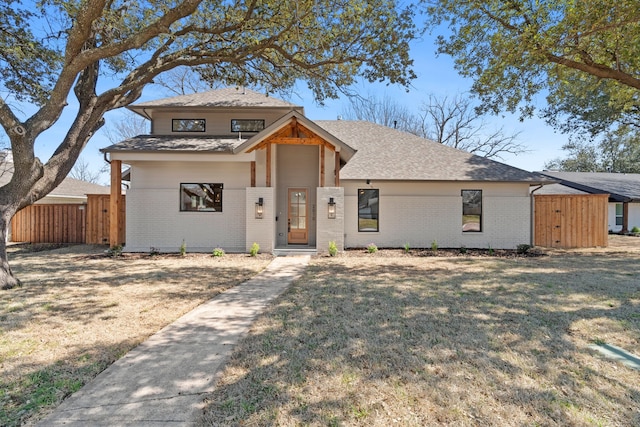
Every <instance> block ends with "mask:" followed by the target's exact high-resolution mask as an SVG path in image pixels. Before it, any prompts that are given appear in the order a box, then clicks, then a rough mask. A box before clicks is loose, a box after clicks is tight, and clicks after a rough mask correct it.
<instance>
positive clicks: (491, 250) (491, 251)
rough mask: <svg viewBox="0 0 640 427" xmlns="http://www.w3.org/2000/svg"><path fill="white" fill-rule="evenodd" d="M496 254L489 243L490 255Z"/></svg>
mask: <svg viewBox="0 0 640 427" xmlns="http://www.w3.org/2000/svg"><path fill="white" fill-rule="evenodd" d="M494 253H495V251H494V250H493V247H492V246H491V243H489V255H493V254H494Z"/></svg>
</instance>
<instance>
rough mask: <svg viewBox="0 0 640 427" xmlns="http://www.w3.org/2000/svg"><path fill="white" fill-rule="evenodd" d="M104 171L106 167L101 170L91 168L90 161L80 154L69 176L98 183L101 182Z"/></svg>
mask: <svg viewBox="0 0 640 427" xmlns="http://www.w3.org/2000/svg"><path fill="white" fill-rule="evenodd" d="M104 172H106V168H102V169H100V170H99V171H95V170H93V169H91V165H90V164H89V162H87V161H86V160H85V159H84V158H82V156H80V157H78V160H76V163H75V164H74V165H73V168H72V169H71V172H70V173H69V176H70V177H71V178H74V179H79V180H80V181H86V182H90V183H92V184H98V183H99V182H100V177H101V176H102V173H104Z"/></svg>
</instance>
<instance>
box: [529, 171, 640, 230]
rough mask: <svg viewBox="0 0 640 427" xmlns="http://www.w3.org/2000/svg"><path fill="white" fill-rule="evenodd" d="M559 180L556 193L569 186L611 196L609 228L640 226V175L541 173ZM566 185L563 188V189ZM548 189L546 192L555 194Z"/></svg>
mask: <svg viewBox="0 0 640 427" xmlns="http://www.w3.org/2000/svg"><path fill="white" fill-rule="evenodd" d="M539 173H540V174H543V175H545V176H548V177H550V178H552V179H555V180H556V181H558V184H556V185H557V186H558V187H555V188H556V189H557V191H558V193H557V194H566V189H567V188H568V189H571V190H572V191H579V192H584V193H586V194H608V195H609V215H608V217H609V221H608V222H609V225H608V227H609V230H610V231H612V232H616V233H626V232H628V231H629V230H631V229H632V228H633V227H634V226H636V227H640V174H634V173H608V172H556V171H543V172H539ZM562 187H564V189H563V188H562ZM552 191H554V190H553V188H546V187H545V193H546V194H556V193H553V192H552Z"/></svg>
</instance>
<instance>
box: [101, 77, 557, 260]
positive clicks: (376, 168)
mask: <svg viewBox="0 0 640 427" xmlns="http://www.w3.org/2000/svg"><path fill="white" fill-rule="evenodd" d="M129 108H130V109H131V110H132V111H134V112H136V113H138V114H140V115H142V116H143V117H146V118H147V119H149V120H150V121H151V134H150V135H140V136H137V137H134V138H130V139H127V140H124V141H122V142H120V143H117V144H114V145H111V146H109V147H106V148H104V149H102V150H101V151H103V152H104V153H106V155H107V156H109V158H110V161H111V165H112V187H114V184H115V183H117V182H118V180H119V179H120V177H121V169H120V168H121V167H122V164H127V165H129V166H130V169H129V174H130V186H129V189H128V191H127V206H126V209H127V211H126V230H127V232H126V245H125V247H124V249H125V250H126V251H132V252H145V251H149V250H150V248H155V249H157V250H161V251H178V249H179V247H180V245H181V244H182V242H183V241H184V242H185V244H186V245H187V247H188V248H189V250H192V251H211V250H212V249H213V248H215V247H221V248H224V249H225V250H227V251H242V252H244V251H246V250H248V248H249V247H250V246H251V245H252V244H253V243H254V242H256V243H258V244H259V245H260V247H261V249H262V250H263V251H266V252H273V251H275V250H277V249H288V248H310V249H317V250H318V251H319V252H323V251H326V250H327V248H328V245H329V242H335V243H336V246H337V247H338V248H339V249H340V250H342V249H343V248H354V247H365V246H367V245H368V244H369V243H375V244H376V245H377V246H379V247H402V246H403V245H405V244H407V245H409V246H411V247H415V248H417V247H430V246H431V244H432V243H433V242H437V244H438V245H439V246H440V247H463V246H464V247H468V248H472V247H479V248H487V247H492V248H515V247H516V246H517V245H519V244H523V243H531V242H532V230H531V227H532V225H531V224H532V215H533V213H532V205H531V204H532V197H531V196H530V187H531V186H539V185H541V184H544V183H549V182H552V181H553V180H551V179H550V178H547V177H543V176H541V175H538V174H534V173H530V172H527V171H524V170H521V169H517V168H514V167H511V166H508V165H505V164H502V163H498V162H495V161H492V160H488V159H486V158H483V157H478V156H474V155H472V154H469V153H467V152H463V151H460V150H456V149H453V148H450V147H448V146H444V145H441V144H438V143H435V142H433V141H429V140H425V139H423V138H419V137H417V136H414V135H411V134H408V133H405V132H401V131H398V130H395V129H391V128H388V127H384V126H380V125H377V124H373V123H369V122H364V121H346V120H331V121H326V120H322V121H312V120H310V119H309V118H307V117H306V116H305V114H304V108H303V107H302V106H298V105H294V104H291V103H289V102H285V101H282V100H279V99H276V98H273V97H268V96H265V95H263V94H260V93H257V92H253V91H249V90H244V89H243V90H239V89H235V88H228V89H221V90H215V91H210V92H206V93H198V94H192V95H184V96H177V97H172V98H168V99H161V100H158V101H150V102H144V103H139V104H135V105H132V106H130V107H129ZM118 203H119V202H118V195H117V194H115V193H114V194H112V206H113V205H117V204H118ZM112 210H115V209H112ZM112 224H113V223H112ZM119 243H123V242H119ZM111 244H112V245H114V240H113V239H112V241H111Z"/></svg>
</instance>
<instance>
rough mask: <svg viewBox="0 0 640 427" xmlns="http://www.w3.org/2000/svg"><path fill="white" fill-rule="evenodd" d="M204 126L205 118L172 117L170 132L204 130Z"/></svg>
mask: <svg viewBox="0 0 640 427" xmlns="http://www.w3.org/2000/svg"><path fill="white" fill-rule="evenodd" d="M205 126H206V120H205V119H172V120H171V131H172V132H204V131H205Z"/></svg>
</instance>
